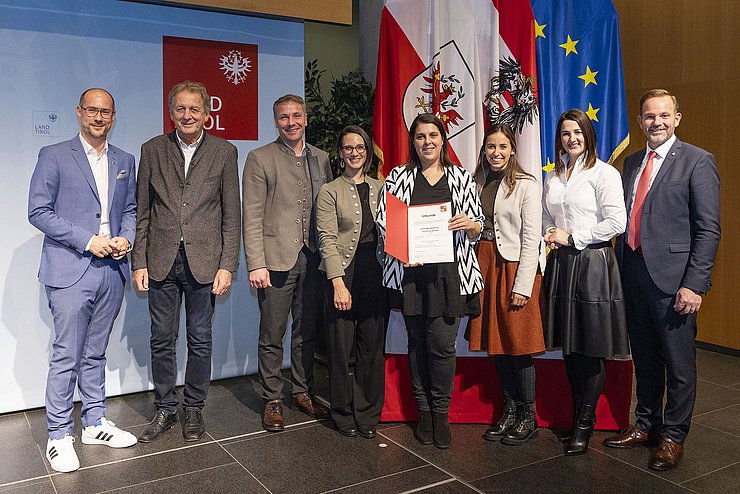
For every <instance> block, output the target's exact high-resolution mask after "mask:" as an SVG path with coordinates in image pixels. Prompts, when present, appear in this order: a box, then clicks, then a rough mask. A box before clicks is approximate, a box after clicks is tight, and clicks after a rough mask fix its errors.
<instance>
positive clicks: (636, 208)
mask: <svg viewBox="0 0 740 494" xmlns="http://www.w3.org/2000/svg"><path fill="white" fill-rule="evenodd" d="M657 155H658V154H657V153H656V152H655V151H650V153H649V154H648V160H647V163H646V164H645V169H644V170H643V171H642V175H640V181H639V182H638V184H637V192H636V193H635V200H634V201H633V202H632V211H631V212H630V228H629V231H628V232H627V245H629V246H630V248H631V249H632V250H636V249H637V248H638V247H639V246H640V218H641V217H642V206H643V204H644V203H645V197H646V196H647V193H648V190H650V176H651V175H652V174H653V159H654V158H655V157H656V156H657Z"/></svg>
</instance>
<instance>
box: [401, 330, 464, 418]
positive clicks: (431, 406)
mask: <svg viewBox="0 0 740 494" xmlns="http://www.w3.org/2000/svg"><path fill="white" fill-rule="evenodd" d="M403 320H404V322H405V323H406V331H407V333H408V336H409V343H408V355H409V370H410V372H411V387H412V388H413V391H414V398H415V399H416V407H417V409H418V410H419V411H432V412H434V413H447V411H448V410H449V408H450V400H451V399H452V390H453V387H454V384H455V381H454V380H455V340H456V339H457V330H458V328H459V327H460V318H459V317H444V316H440V317H427V316H403Z"/></svg>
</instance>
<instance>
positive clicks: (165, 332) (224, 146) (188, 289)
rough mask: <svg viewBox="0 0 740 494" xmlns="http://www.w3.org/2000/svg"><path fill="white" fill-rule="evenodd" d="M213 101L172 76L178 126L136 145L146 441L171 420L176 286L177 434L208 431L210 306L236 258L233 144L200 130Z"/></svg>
mask: <svg viewBox="0 0 740 494" xmlns="http://www.w3.org/2000/svg"><path fill="white" fill-rule="evenodd" d="M210 102H211V100H210V97H209V96H208V93H207V91H206V88H205V87H204V86H203V85H202V84H201V83H199V82H192V81H185V82H181V83H179V84H176V85H175V86H174V87H173V88H172V89H171V90H170V93H169V98H168V104H169V109H170V118H171V119H172V122H173V123H174V125H175V131H174V132H171V133H169V134H165V135H160V136H157V137H155V138H153V139H151V140H149V141H148V142H146V143H144V144H143V145H142V146H141V162H140V164H139V181H138V207H139V214H138V221H137V224H136V245H135V246H134V250H133V253H132V264H133V269H134V272H133V276H134V284H135V286H136V289H137V290H139V291H144V292H147V294H148V299H149V315H150V317H151V323H152V326H151V330H152V334H151V340H150V347H151V359H152V380H153V381H154V405H155V406H156V408H157V411H156V413H155V414H154V418H153V419H152V421H151V423H150V424H149V426H148V427H147V428H146V429H144V431H143V432H142V434H141V435H140V436H139V441H140V442H144V443H148V442H151V441H154V440H155V439H157V438H159V437H160V436H161V435H162V434H163V433H165V432H166V431H167V430H168V429H170V428H171V427H172V426H174V425H175V424H176V423H177V422H178V405H179V404H180V403H179V399H178V396H177V393H176V392H175V380H176V378H177V354H176V343H177V334H178V332H179V327H180V306H181V303H182V299H183V296H184V299H185V326H186V330H187V347H188V357H187V367H186V370H185V390H184V393H183V395H184V396H183V401H182V408H183V409H184V412H185V414H184V415H185V420H184V422H183V425H182V435H183V438H184V439H185V441H188V442H192V441H197V440H199V439H200V438H201V437H202V436H203V434H204V433H205V430H206V429H205V422H204V420H203V415H202V410H203V408H204V406H205V401H206V395H207V394H208V388H209V385H210V381H211V322H212V319H213V312H214V306H215V302H216V296H217V295H218V296H221V295H225V294H226V293H228V290H229V287H230V286H231V278H232V275H233V273H234V272H235V271H236V268H237V265H238V260H239V241H240V229H241V216H240V215H241V210H240V199H239V172H238V167H237V150H236V147H235V146H234V145H233V144H231V143H230V142H228V141H226V140H224V139H221V138H220V137H217V136H214V135H211V134H209V133H207V132H206V131H205V130H204V125H205V122H206V120H207V119H208V114H209V112H210V109H211V106H210Z"/></svg>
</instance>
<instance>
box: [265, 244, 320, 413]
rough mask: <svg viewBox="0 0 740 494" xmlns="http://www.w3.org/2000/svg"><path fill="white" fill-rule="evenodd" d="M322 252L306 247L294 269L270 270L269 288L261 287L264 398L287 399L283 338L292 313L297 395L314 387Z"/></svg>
mask: <svg viewBox="0 0 740 494" xmlns="http://www.w3.org/2000/svg"><path fill="white" fill-rule="evenodd" d="M320 261H321V257H320V254H319V252H318V251H316V252H311V250H310V249H308V248H307V247H305V246H304V247H303V249H301V251H300V252H299V253H298V259H296V263H295V265H294V266H293V267H292V268H291V269H290V271H270V283H271V284H272V286H271V287H269V288H260V289H259V290H257V302H258V303H259V307H260V334H259V346H258V351H257V356H258V359H257V366H258V371H259V377H260V385H261V387H262V398H263V399H265V400H281V399H282V398H283V377H282V375H281V374H280V369H281V367H282V364H283V337H284V336H285V331H286V330H287V326H288V315H291V316H292V317H293V324H292V326H291V333H290V371H291V381H292V384H293V391H292V392H293V395H297V394H300V393H310V392H311V388H312V387H313V354H314V348H315V346H316V316H317V314H318V310H319V306H320V305H321V304H320V302H321V289H322V275H321V274H320V273H319V262H320Z"/></svg>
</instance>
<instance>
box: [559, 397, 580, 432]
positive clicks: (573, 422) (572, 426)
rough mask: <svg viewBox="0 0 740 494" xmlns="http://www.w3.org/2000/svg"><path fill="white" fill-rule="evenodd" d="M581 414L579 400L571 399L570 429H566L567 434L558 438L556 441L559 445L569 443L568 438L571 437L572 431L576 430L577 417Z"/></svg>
mask: <svg viewBox="0 0 740 494" xmlns="http://www.w3.org/2000/svg"><path fill="white" fill-rule="evenodd" d="M580 413H581V401H580V399H578V400H577V399H576V398H575V397H573V420H571V422H570V429H568V432H566V433H565V434H563V435H562V436H560V437H558V441H560V442H561V443H567V442H568V441H570V438H571V437H573V429H575V428H576V424H577V423H578V416H579V414H580Z"/></svg>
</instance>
